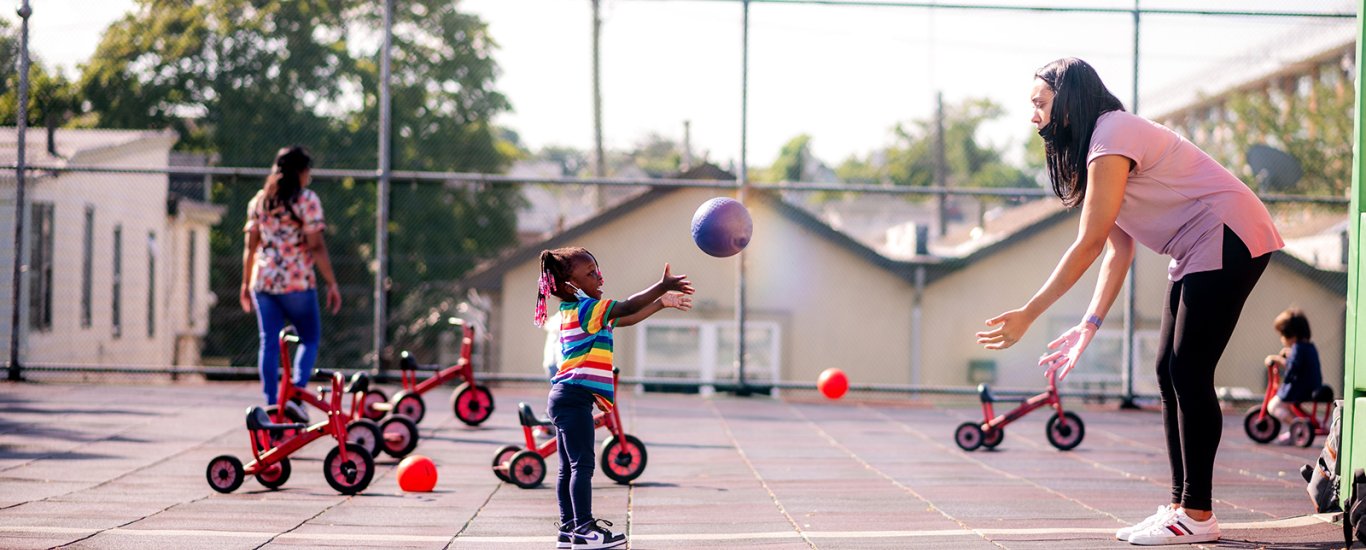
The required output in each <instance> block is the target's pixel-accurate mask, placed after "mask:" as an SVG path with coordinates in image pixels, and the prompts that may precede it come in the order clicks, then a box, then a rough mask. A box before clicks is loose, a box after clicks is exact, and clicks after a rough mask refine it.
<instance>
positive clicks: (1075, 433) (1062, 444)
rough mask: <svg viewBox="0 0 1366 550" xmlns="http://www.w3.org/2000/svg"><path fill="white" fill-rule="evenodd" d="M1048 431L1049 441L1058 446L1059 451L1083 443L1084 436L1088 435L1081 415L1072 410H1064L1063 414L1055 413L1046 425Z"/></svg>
mask: <svg viewBox="0 0 1366 550" xmlns="http://www.w3.org/2000/svg"><path fill="white" fill-rule="evenodd" d="M1045 428H1046V429H1047V433H1048V442H1049V443H1052V444H1053V446H1054V447H1057V448H1058V450H1059V451H1068V450H1071V449H1074V448H1076V446H1077V445H1081V440H1082V438H1084V437H1086V424H1084V423H1082V421H1081V417H1080V416H1077V415H1076V413H1074V412H1072V411H1063V413H1062V416H1058V413H1053V416H1052V417H1050V418H1049V419H1048V424H1047V425H1046V426H1045Z"/></svg>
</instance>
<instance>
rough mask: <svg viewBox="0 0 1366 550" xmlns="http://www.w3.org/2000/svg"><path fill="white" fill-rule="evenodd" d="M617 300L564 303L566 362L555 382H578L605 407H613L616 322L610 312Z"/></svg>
mask: <svg viewBox="0 0 1366 550" xmlns="http://www.w3.org/2000/svg"><path fill="white" fill-rule="evenodd" d="M616 305H617V302H616V301H614V300H594V299H592V298H586V299H580V300H578V301H574V302H561V303H560V318H561V319H562V320H561V321H560V350H561V351H562V352H563V354H564V361H563V362H561V363H560V371H559V373H557V374H556V375H555V377H554V378H552V379H551V380H550V382H551V383H552V384H578V385H580V386H583V387H585V388H588V390H589V391H591V392H593V394H594V397H596V398H597V400H598V403H599V404H601V405H603V408H604V409H611V408H612V403H613V399H614V398H615V396H614V395H613V392H614V389H615V386H614V384H613V383H612V380H613V376H612V328H613V326H612V322H611V321H608V320H607V314H608V312H610V311H612V308H613V307H614V306H616Z"/></svg>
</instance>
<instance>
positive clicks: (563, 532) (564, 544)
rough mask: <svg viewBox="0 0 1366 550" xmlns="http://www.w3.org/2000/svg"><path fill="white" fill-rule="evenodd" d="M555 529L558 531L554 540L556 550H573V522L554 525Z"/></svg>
mask: <svg viewBox="0 0 1366 550" xmlns="http://www.w3.org/2000/svg"><path fill="white" fill-rule="evenodd" d="M555 529H556V530H557V531H559V536H558V537H557V538H556V539H555V548H556V550H573V548H574V521H573V520H570V521H567V522H565V523H556V524H555Z"/></svg>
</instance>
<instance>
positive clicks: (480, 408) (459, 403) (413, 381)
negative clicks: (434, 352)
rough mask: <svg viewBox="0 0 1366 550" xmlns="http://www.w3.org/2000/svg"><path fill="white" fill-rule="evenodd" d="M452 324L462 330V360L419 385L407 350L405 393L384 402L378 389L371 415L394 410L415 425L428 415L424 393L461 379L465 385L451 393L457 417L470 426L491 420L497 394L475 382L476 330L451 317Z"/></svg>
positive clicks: (402, 364)
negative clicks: (494, 394)
mask: <svg viewBox="0 0 1366 550" xmlns="http://www.w3.org/2000/svg"><path fill="white" fill-rule="evenodd" d="M450 323H451V324H452V325H454V326H457V327H460V333H461V340H460V360H459V361H458V362H456V364H454V365H451V366H449V367H446V368H444V369H441V370H438V371H436V372H435V373H434V374H432V377H431V378H428V379H426V380H423V381H421V382H418V381H417V371H418V365H417V361H416V360H415V359H413V356H412V355H411V354H409V353H408V352H407V351H404V352H402V353H401V354H400V359H399V368H400V369H401V371H402V376H403V390H401V391H399V392H398V393H396V394H394V397H393V399H389V400H388V402H387V403H386V402H384V401H385V399H384V394H383V393H380V392H379V391H378V390H374V393H372V396H371V401H370V402H369V403H367V408H366V411H367V412H366V415H367V416H370V417H371V418H375V417H376V416H375V415H379V416H383V415H384V413H386V412H390V411H393V412H394V413H397V414H401V415H404V416H407V417H408V418H411V419H413V421H414V422H421V421H422V418H423V417H424V416H426V415H427V404H426V402H424V401H423V400H422V394H424V393H427V392H428V391H431V390H432V388H435V387H437V386H440V385H441V384H444V383H446V381H447V380H451V379H453V378H456V377H459V378H461V379H462V380H464V382H463V383H461V384H460V385H459V386H457V387H456V388H455V391H454V392H453V393H451V408H452V409H454V410H455V417H456V418H458V419H460V421H461V422H464V423H465V424H466V425H469V426H478V425H480V424H482V423H483V422H484V421H485V420H488V419H489V415H491V414H493V393H492V392H490V391H489V389H488V388H487V387H485V386H481V385H479V384H478V383H477V382H475V381H474V362H473V360H472V359H471V356H472V355H473V353H474V327H472V326H470V325H468V324H466V323H465V322H463V321H461V320H460V319H456V318H451V320H450Z"/></svg>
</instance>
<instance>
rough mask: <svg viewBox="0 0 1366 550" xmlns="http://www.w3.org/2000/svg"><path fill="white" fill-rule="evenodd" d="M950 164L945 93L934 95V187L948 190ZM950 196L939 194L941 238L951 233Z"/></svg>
mask: <svg viewBox="0 0 1366 550" xmlns="http://www.w3.org/2000/svg"><path fill="white" fill-rule="evenodd" d="M948 184H949V169H948V162H947V161H946V160H945V159H944V92H935V94H934V185H935V187H938V188H940V189H947V188H948ZM948 203H949V194H948V193H939V236H940V237H943V236H944V235H945V234H947V233H948V232H949V219H948V217H949V204H948Z"/></svg>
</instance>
